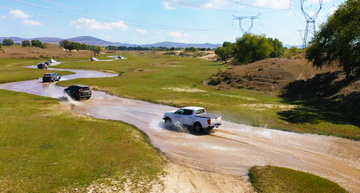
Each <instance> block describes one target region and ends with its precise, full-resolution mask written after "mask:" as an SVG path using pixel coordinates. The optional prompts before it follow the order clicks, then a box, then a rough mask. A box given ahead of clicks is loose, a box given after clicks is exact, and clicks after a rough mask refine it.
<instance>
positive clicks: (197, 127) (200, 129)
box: [194, 123, 203, 133]
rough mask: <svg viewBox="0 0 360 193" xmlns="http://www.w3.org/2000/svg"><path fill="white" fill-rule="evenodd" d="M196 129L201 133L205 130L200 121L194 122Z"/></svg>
mask: <svg viewBox="0 0 360 193" xmlns="http://www.w3.org/2000/svg"><path fill="white" fill-rule="evenodd" d="M194 131H195V132H196V133H201V132H202V131H203V127H202V126H201V124H200V123H195V124H194Z"/></svg>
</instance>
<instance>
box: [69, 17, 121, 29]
mask: <svg viewBox="0 0 360 193" xmlns="http://www.w3.org/2000/svg"><path fill="white" fill-rule="evenodd" d="M70 25H73V26H75V27H76V28H79V29H88V30H113V29H120V30H127V29H128V26H127V25H126V24H125V23H124V21H117V22H104V23H101V22H98V21H96V19H88V18H80V19H78V20H76V21H73V22H71V23H70Z"/></svg>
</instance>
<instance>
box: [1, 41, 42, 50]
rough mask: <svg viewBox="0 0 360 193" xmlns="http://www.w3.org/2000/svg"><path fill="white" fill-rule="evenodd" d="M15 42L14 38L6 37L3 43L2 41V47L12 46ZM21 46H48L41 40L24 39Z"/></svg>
mask: <svg viewBox="0 0 360 193" xmlns="http://www.w3.org/2000/svg"><path fill="white" fill-rule="evenodd" d="M14 44H15V42H14V40H12V39H4V40H3V41H2V44H1V43H0V48H1V46H2V45H4V46H12V45H14ZM21 46H22V47H30V46H33V47H38V48H46V46H45V45H44V44H43V43H42V42H41V41H40V40H31V41H30V40H23V41H22V42H21Z"/></svg>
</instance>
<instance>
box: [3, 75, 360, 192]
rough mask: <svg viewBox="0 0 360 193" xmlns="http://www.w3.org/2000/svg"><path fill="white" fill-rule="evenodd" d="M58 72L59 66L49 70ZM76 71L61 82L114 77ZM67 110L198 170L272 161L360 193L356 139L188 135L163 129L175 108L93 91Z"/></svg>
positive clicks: (218, 132)
mask: <svg viewBox="0 0 360 193" xmlns="http://www.w3.org/2000/svg"><path fill="white" fill-rule="evenodd" d="M53 70H59V69H53ZM67 71H72V72H75V73H77V74H74V75H67V76H63V77H62V80H69V79H75V78H91V77H113V76H116V75H114V74H109V73H103V72H94V71H85V70H67ZM0 89H7V90H13V91H19V92H26V93H30V94H36V95H41V96H48V97H53V98H63V97H64V94H63V89H64V88H63V87H59V86H56V85H55V84H54V83H50V84H49V83H46V84H44V83H41V80H40V79H39V80H30V81H23V82H16V83H7V84H2V85H0ZM69 102H71V103H72V105H73V106H72V110H73V111H75V112H78V113H81V114H85V115H90V116H93V117H96V118H101V119H111V120H119V121H123V122H126V123H129V124H132V125H135V126H136V127H138V128H139V129H141V130H142V131H144V132H145V133H146V134H147V135H148V136H149V137H150V139H151V141H152V143H153V145H154V146H155V147H157V148H159V149H160V150H161V151H162V152H164V153H165V155H166V156H167V157H168V158H169V159H170V160H172V161H173V162H175V163H177V164H180V165H185V166H188V167H192V168H196V169H200V170H202V171H210V172H216V173H220V174H231V175H237V176H244V175H247V171H248V169H249V168H250V167H252V166H254V165H260V166H264V165H273V166H280V167H287V168H292V169H296V170H300V171H305V172H309V173H313V174H315V175H319V176H322V177H325V178H327V179H330V180H332V181H334V182H337V183H338V184H339V185H341V186H342V187H344V188H345V189H347V190H349V191H350V192H360V142H359V141H351V140H347V139H341V138H336V137H328V136H318V135H310V134H296V133H290V132H284V131H278V130H271V129H265V128H258V127H251V126H247V125H241V124H235V123H231V122H226V121H223V125H222V126H221V127H220V128H218V129H214V132H212V133H211V134H210V135H193V134H191V133H187V132H183V131H179V129H176V128H175V127H174V128H166V127H165V126H164V124H163V121H162V119H161V118H162V115H163V113H164V112H166V111H171V110H176V108H174V107H170V106H165V105H158V104H152V103H148V102H143V101H138V100H130V99H124V98H120V97H116V96H111V95H108V94H106V93H104V92H99V91H94V92H93V96H92V98H91V99H90V100H88V101H81V102H77V101H69Z"/></svg>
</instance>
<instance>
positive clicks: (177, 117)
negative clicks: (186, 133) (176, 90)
mask: <svg viewBox="0 0 360 193" xmlns="http://www.w3.org/2000/svg"><path fill="white" fill-rule="evenodd" d="M184 113H185V110H184V109H179V110H177V111H176V112H175V113H174V114H175V115H174V120H173V122H174V123H176V122H178V123H182V116H183V115H184Z"/></svg>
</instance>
